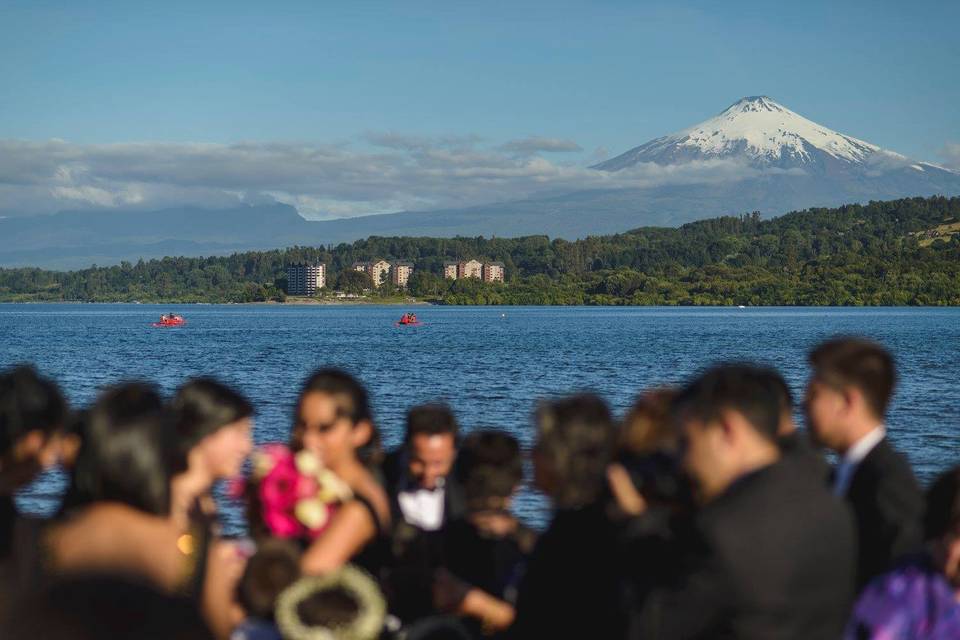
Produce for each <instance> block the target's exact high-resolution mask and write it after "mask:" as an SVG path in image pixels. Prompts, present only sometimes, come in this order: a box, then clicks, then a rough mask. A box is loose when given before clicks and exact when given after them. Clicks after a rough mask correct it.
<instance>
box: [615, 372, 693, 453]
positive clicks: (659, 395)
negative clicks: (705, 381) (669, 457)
mask: <svg viewBox="0 0 960 640" xmlns="http://www.w3.org/2000/svg"><path fill="white" fill-rule="evenodd" d="M678 393H679V391H678V390H677V389H673V388H669V387H663V388H659V389H652V390H650V391H645V392H644V393H642V394H640V396H638V397H637V399H636V401H635V402H634V403H633V406H631V407H630V409H629V410H628V411H627V414H626V415H625V416H624V417H623V423H622V425H621V427H620V440H619V450H620V452H621V453H625V454H629V455H634V456H641V455H647V454H652V453H656V452H669V451H674V450H676V448H677V433H676V430H675V429H674V428H673V422H672V421H671V418H670V407H671V405H672V403H673V401H674V399H675V398H676V397H677V394H678Z"/></svg>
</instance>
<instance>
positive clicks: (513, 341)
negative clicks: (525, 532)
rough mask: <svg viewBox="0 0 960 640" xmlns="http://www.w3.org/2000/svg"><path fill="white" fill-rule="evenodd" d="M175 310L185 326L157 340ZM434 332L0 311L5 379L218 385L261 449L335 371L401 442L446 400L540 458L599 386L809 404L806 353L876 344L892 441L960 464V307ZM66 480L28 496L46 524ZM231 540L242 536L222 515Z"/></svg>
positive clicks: (527, 315)
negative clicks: (536, 421) (748, 367)
mask: <svg viewBox="0 0 960 640" xmlns="http://www.w3.org/2000/svg"><path fill="white" fill-rule="evenodd" d="M167 311H175V312H178V313H182V314H183V315H184V316H185V317H186V318H187V320H188V324H187V326H185V327H180V328H165V329H155V328H152V327H151V326H150V322H151V321H154V320H156V319H157V317H158V316H159V315H160V314H161V313H163V312H167ZM416 311H417V315H418V316H419V318H420V320H421V321H422V322H424V323H425V324H424V326H421V327H400V328H398V327H395V326H394V321H395V320H396V319H397V318H398V317H399V316H400V314H401V313H402V312H403V309H401V308H398V307H375V306H282V305H263V306H240V305H168V306H155V305H134V304H126V305H110V304H107V305H88V304H76V305H74V304H53V305H17V304H0V367H6V366H8V365H10V364H13V363H17V362H32V363H34V364H35V365H36V366H37V367H38V368H39V369H40V370H41V371H42V372H43V373H45V374H47V375H50V376H52V377H54V378H55V379H56V380H58V381H59V383H60V384H61V385H62V386H63V388H64V389H65V392H66V393H67V395H68V396H69V398H70V400H71V401H72V402H73V403H75V404H77V405H80V404H83V403H87V402H89V401H91V400H92V399H93V398H94V396H95V394H96V393H97V390H98V389H100V388H101V387H103V386H104V385H106V384H109V383H112V382H116V381H119V380H132V379H147V380H152V381H155V382H156V383H158V384H159V385H160V386H161V387H162V388H163V390H164V391H165V392H168V393H169V392H171V391H172V390H173V389H174V388H175V387H176V386H177V385H178V384H180V383H181V382H182V381H183V380H184V378H186V377H189V376H195V375H200V374H210V375H214V376H217V377H219V378H221V379H222V380H224V381H226V382H228V383H230V384H232V385H234V386H236V387H237V388H238V389H240V390H242V391H243V392H244V393H245V394H247V395H248V396H249V397H250V398H251V399H252V400H253V401H254V403H255V404H256V407H257V412H258V413H257V417H256V428H255V439H256V440H257V441H258V442H268V441H285V440H286V438H287V431H288V429H289V426H290V415H291V411H292V406H293V402H294V400H295V396H296V392H297V389H298V387H299V385H300V383H301V381H302V380H303V378H304V377H305V376H306V375H307V374H308V373H309V372H310V371H311V370H313V369H315V368H317V367H319V366H321V365H337V366H341V367H344V368H346V369H348V370H350V371H352V372H354V373H355V374H357V375H359V376H360V377H361V378H362V379H363V381H364V382H365V383H366V384H367V386H368V388H369V389H370V392H371V396H372V400H373V404H374V410H375V415H376V420H377V423H378V426H379V428H380V430H381V433H382V436H383V439H384V441H385V443H386V444H387V445H390V446H393V445H396V444H397V443H398V442H399V441H400V439H401V436H402V430H403V419H404V414H405V412H406V410H407V408H409V407H410V406H411V405H412V404H415V403H420V402H425V401H428V400H435V399H442V400H445V401H447V402H449V403H450V404H451V405H452V406H453V408H454V409H455V411H456V412H457V415H458V417H459V419H460V422H461V424H462V426H463V428H464V429H465V430H468V431H469V430H471V429H476V428H480V427H488V426H496V427H502V428H505V429H508V430H509V431H511V432H512V433H514V434H516V435H517V437H518V438H519V439H520V440H521V441H522V442H523V443H524V445H527V446H529V445H530V443H531V441H532V438H533V435H534V431H533V427H532V425H531V421H530V416H531V412H532V410H533V408H534V403H535V400H536V399H537V398H541V397H544V396H548V395H553V394H562V393H567V392H571V391H575V390H583V389H590V390H594V391H597V392H599V393H601V394H602V395H603V396H605V397H606V398H607V399H608V400H609V402H610V403H611V404H612V405H613V407H614V408H615V410H616V411H617V412H622V411H623V410H624V409H625V408H626V407H627V406H628V405H629V404H630V402H631V401H632V399H633V398H634V396H635V395H636V393H637V392H638V391H639V390H641V389H644V388H646V387H649V386H651V385H659V384H669V383H678V382H681V381H682V380H684V379H685V378H686V377H687V376H689V375H690V374H691V373H693V372H695V371H696V370H698V369H700V368H702V367H703V366H705V365H707V364H709V363H712V362H715V361H719V360H741V359H751V360H756V361H759V362H763V363H766V364H770V365H773V366H776V367H778V368H779V369H780V370H781V371H782V372H783V374H784V376H785V377H786V378H787V380H788V382H789V383H790V385H791V387H792V388H793V391H794V393H796V394H797V396H798V397H801V396H802V392H803V385H804V383H805V380H806V376H807V366H806V352H807V351H808V350H809V349H810V347H812V346H813V345H814V344H816V343H817V342H818V341H820V340H822V339H824V338H826V337H828V336H833V335H835V334H838V333H843V334H859V335H867V336H870V337H873V338H875V339H877V340H879V341H881V342H882V343H883V344H885V345H887V347H888V348H890V349H891V350H892V351H893V352H894V354H895V356H896V358H897V363H898V367H899V373H900V385H899V387H898V390H897V393H896V396H895V398H894V401H893V405H892V409H891V412H890V416H889V421H888V425H889V430H890V437H891V439H892V440H893V441H894V442H895V444H896V445H897V446H898V447H899V448H900V449H901V450H902V451H904V452H906V453H907V454H908V456H909V457H910V459H911V460H912V462H913V464H914V468H915V469H916V471H917V474H918V475H919V476H920V478H921V479H922V480H923V481H925V482H926V481H929V479H930V478H931V477H932V476H933V475H934V474H935V473H936V472H938V471H940V470H942V469H944V468H945V467H947V466H949V465H952V464H954V463H957V462H960V451H958V447H957V444H958V437H957V436H958V429H960V392H958V386H957V385H958V381H960V309H916V308H896V309H875V308H868V309H847V308H842V309H835V308H801V309H797V308H748V309H736V308H596V307H576V308H570V307H479V308H477V307H418V308H417V309H416ZM62 487H63V478H62V476H61V474H59V473H57V472H49V473H47V474H45V475H44V476H43V477H42V478H41V479H40V480H39V481H38V482H36V483H35V484H34V485H33V486H31V487H30V488H29V489H27V490H26V491H24V492H23V494H22V495H21V496H20V502H21V506H22V507H23V508H25V509H27V510H29V511H34V512H43V513H48V512H49V511H50V510H51V509H53V508H54V506H55V505H56V500H57V497H58V496H59V493H60V492H61V491H62ZM223 509H224V513H225V515H226V518H227V527H228V529H229V530H232V531H234V532H237V531H239V530H240V527H241V521H240V519H239V510H238V509H237V507H236V505H231V504H229V503H225V504H224V505H223ZM517 511H518V512H519V513H521V515H523V516H524V517H526V518H528V519H529V520H531V521H532V522H533V523H535V524H542V523H543V521H544V518H545V515H546V511H545V505H544V503H543V501H542V500H541V499H540V498H539V497H538V496H537V495H536V494H534V493H533V492H531V491H527V490H524V491H523V492H522V494H521V495H520V497H519V499H518V501H517Z"/></svg>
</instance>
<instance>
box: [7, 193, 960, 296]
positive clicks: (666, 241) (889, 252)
mask: <svg viewBox="0 0 960 640" xmlns="http://www.w3.org/2000/svg"><path fill="white" fill-rule="evenodd" d="M958 222H960V198H943V197H933V198H911V199H904V200H896V201H888V202H872V203H870V204H868V205H848V206H844V207H840V208H835V209H810V210H805V211H798V212H794V213H790V214H787V215H784V216H781V217H778V218H774V219H770V220H763V219H761V216H760V215H759V214H751V215H745V216H738V217H721V218H713V219H710V220H703V221H699V222H693V223H689V224H686V225H683V226H681V227H679V228H662V227H645V228H639V229H635V230H633V231H629V232H627V233H622V234H618V235H612V236H597V237H589V238H586V239H583V240H578V241H574V242H569V241H566V240H561V239H554V240H550V239H549V238H547V237H545V236H528V237H524V238H515V239H509V238H495V239H484V238H479V237H478V238H462V237H461V238H452V239H447V238H411V237H371V238H368V239H366V240H361V241H358V242H354V243H352V244H341V245H338V246H336V247H328V248H309V247H294V248H291V249H285V250H276V251H266V252H257V251H251V252H245V253H237V254H233V255H230V256H227V257H208V258H164V259H162V260H151V261H146V262H145V261H140V262H138V263H136V264H133V263H129V262H125V263H123V264H121V265H119V266H114V267H100V268H91V269H85V270H82V271H74V272H54V271H44V270H41V269H35V268H22V269H0V299H2V300H5V301H31V300H32V301H44V300H49V301H54V300H82V301H133V300H139V301H144V302H147V301H208V302H227V301H232V302H252V301H263V300H268V299H273V298H276V299H282V298H283V292H282V291H283V286H284V281H283V278H284V267H285V265H286V264H287V263H289V262H299V261H315V260H320V261H323V262H325V263H326V264H327V265H328V268H329V275H328V280H329V281H330V282H331V283H335V282H336V280H337V278H338V276H339V274H340V273H342V272H344V271H346V270H348V269H349V266H350V265H351V264H352V263H353V262H354V261H356V260H369V259H373V258H385V259H388V260H392V259H404V260H410V261H412V262H413V263H414V265H415V273H414V276H413V278H412V279H411V283H410V293H412V294H413V295H416V296H418V297H421V298H425V299H429V300H432V301H436V302H441V303H448V304H693V305H699V304H722V305H724V304H725V305H729V304H745V305H746V304H749V305H757V304H767V305H913V304H920V305H957V304H960V234H956V233H952V232H945V231H944V230H952V229H955V228H956V225H957V223H958ZM934 236H936V237H938V241H937V242H932V243H928V242H927V241H926V240H928V239H929V238H931V237H934ZM469 258H479V259H489V260H500V261H502V262H504V263H505V265H506V273H507V282H506V283H505V284H502V285H499V284H483V283H480V282H477V281H446V280H443V278H442V277H441V273H442V265H443V262H444V261H446V260H459V259H469ZM395 293H396V292H395V291H392V290H390V288H389V287H385V289H384V291H383V292H382V294H383V295H394V294H395Z"/></svg>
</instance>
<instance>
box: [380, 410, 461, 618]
mask: <svg viewBox="0 0 960 640" xmlns="http://www.w3.org/2000/svg"><path fill="white" fill-rule="evenodd" d="M459 430H460V427H459V425H458V423H457V419H456V416H455V415H454V414H453V411H452V410H451V409H450V407H449V406H447V405H446V404H442V403H430V404H423V405H418V406H415V407H412V408H411V409H410V410H409V411H408V412H407V417H406V429H405V433H404V440H403V443H402V444H401V445H400V446H399V447H397V448H396V449H394V450H393V451H391V452H390V453H389V454H388V455H387V456H386V458H385V460H384V463H383V467H382V468H383V476H384V480H385V483H386V486H387V492H388V494H389V496H390V507H391V515H392V520H393V526H392V529H391V562H390V568H389V571H388V572H387V575H385V576H384V577H385V589H386V590H387V592H388V594H389V600H390V609H391V612H393V613H394V614H396V615H397V616H399V617H400V618H401V619H402V620H404V621H412V620H416V619H419V618H423V617H426V616H430V615H433V614H435V613H436V611H435V608H434V601H433V591H434V588H433V587H434V585H433V583H434V579H433V574H434V571H436V570H437V568H439V566H440V564H441V563H442V561H443V556H442V549H443V544H442V538H443V533H444V529H445V527H446V526H447V525H448V524H449V523H450V522H452V521H453V520H456V519H458V518H460V517H462V516H463V515H464V513H465V506H464V498H463V490H462V487H460V485H459V483H458V482H457V479H456V477H455V476H454V474H453V473H452V470H453V466H454V461H455V460H456V458H457V447H458V441H459Z"/></svg>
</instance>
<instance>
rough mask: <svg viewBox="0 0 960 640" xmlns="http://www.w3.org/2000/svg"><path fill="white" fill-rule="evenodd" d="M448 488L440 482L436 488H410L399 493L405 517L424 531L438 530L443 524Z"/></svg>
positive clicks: (398, 496)
mask: <svg viewBox="0 0 960 640" xmlns="http://www.w3.org/2000/svg"><path fill="white" fill-rule="evenodd" d="M445 495H446V490H445V488H444V486H443V483H442V482H440V483H438V485H437V488H436V489H423V488H419V487H418V488H412V487H411V488H410V489H407V490H403V491H400V492H399V493H398V494H397V502H399V503H400V512H401V513H403V519H404V520H406V521H407V522H409V523H410V524H412V525H414V526H415V527H419V528H421V529H423V530H424V531H436V530H437V529H439V528H440V527H441V526H442V525H443V505H444V497H445Z"/></svg>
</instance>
